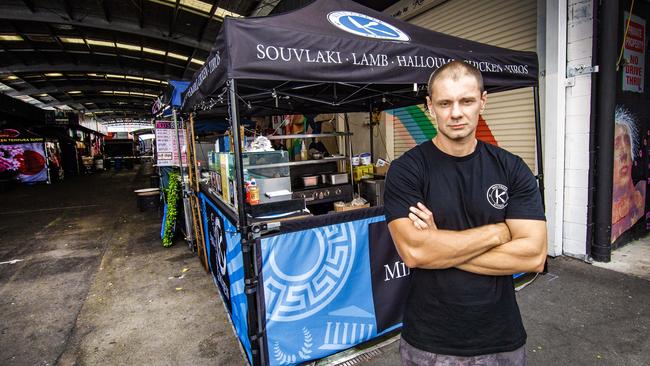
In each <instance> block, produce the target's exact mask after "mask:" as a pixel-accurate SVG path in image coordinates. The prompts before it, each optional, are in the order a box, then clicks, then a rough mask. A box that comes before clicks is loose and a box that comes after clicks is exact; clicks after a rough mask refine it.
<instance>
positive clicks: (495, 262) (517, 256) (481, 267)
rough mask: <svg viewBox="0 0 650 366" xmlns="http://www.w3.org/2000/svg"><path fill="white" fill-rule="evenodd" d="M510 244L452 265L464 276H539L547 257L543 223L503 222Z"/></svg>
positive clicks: (519, 220) (536, 221) (533, 221)
mask: <svg viewBox="0 0 650 366" xmlns="http://www.w3.org/2000/svg"><path fill="white" fill-rule="evenodd" d="M506 224H507V225H508V228H509V229H510V234H511V236H512V240H510V241H509V242H507V243H504V244H502V245H499V246H496V247H494V248H491V249H490V250H487V251H485V252H484V253H482V254H480V255H477V256H474V257H472V258H470V259H468V260H467V261H466V262H464V263H461V264H458V265H456V267H457V268H459V269H462V270H464V271H467V272H472V273H477V274H483V275H491V276H502V275H512V274H515V273H521V272H541V271H542V270H543V269H544V262H545V261H546V253H547V249H546V247H547V239H546V221H542V220H521V219H517V220H514V219H512V220H506Z"/></svg>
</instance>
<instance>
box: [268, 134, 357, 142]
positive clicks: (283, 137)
mask: <svg viewBox="0 0 650 366" xmlns="http://www.w3.org/2000/svg"><path fill="white" fill-rule="evenodd" d="M347 136H352V132H347V133H346V132H330V133H305V134H295V135H271V136H266V138H267V139H269V140H289V139H307V138H312V137H347Z"/></svg>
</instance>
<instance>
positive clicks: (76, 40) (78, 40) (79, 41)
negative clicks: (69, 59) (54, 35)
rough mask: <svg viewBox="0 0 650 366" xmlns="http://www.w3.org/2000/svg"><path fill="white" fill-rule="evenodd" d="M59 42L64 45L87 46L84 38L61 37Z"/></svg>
mask: <svg viewBox="0 0 650 366" xmlns="http://www.w3.org/2000/svg"><path fill="white" fill-rule="evenodd" d="M59 40H60V41H61V42H64V43H75V44H85V42H84V39H83V38H73V37H59Z"/></svg>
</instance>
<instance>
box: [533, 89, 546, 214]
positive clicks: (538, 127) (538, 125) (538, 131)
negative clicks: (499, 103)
mask: <svg viewBox="0 0 650 366" xmlns="http://www.w3.org/2000/svg"><path fill="white" fill-rule="evenodd" d="M533 102H534V104H535V144H536V146H537V184H538V185H539V191H540V193H541V195H542V206H545V205H544V165H543V161H542V156H543V154H542V122H541V120H540V112H539V109H540V108H539V86H534V87H533Z"/></svg>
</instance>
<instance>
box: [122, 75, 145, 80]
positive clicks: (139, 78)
mask: <svg viewBox="0 0 650 366" xmlns="http://www.w3.org/2000/svg"><path fill="white" fill-rule="evenodd" d="M125 77H126V78H127V79H128V80H137V81H142V78H141V77H137V76H130V75H126V76H125Z"/></svg>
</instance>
